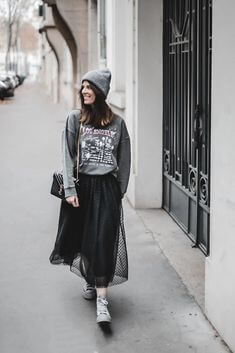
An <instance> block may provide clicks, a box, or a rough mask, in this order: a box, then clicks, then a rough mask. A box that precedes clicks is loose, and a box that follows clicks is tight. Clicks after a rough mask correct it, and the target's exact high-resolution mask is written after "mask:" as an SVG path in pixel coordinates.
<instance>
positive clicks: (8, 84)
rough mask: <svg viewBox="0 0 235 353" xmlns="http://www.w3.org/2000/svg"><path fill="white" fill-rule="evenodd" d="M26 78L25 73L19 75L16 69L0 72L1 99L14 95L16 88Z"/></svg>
mask: <svg viewBox="0 0 235 353" xmlns="http://www.w3.org/2000/svg"><path fill="white" fill-rule="evenodd" d="M24 80H25V76H24V75H18V74H16V73H15V72H14V71H8V72H4V71H3V72H0V99H4V98H5V97H13V96H14V90H15V88H16V87H18V86H19V85H22V83H23V82H24Z"/></svg>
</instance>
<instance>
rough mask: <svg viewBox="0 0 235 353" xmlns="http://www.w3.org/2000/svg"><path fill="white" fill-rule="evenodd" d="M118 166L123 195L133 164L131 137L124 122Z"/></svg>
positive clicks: (118, 176) (118, 177)
mask: <svg viewBox="0 0 235 353" xmlns="http://www.w3.org/2000/svg"><path fill="white" fill-rule="evenodd" d="M117 164H118V174H117V180H118V182H119V185H120V190H121V193H122V195H123V194H125V192H126V190H127V186H128V182H129V176H130V164H131V148H130V137H129V133H128V131H127V127H126V123H125V121H124V120H122V122H121V137H120V142H119V145H118V155H117Z"/></svg>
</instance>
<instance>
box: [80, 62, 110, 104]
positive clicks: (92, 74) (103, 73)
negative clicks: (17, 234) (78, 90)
mask: <svg viewBox="0 0 235 353" xmlns="http://www.w3.org/2000/svg"><path fill="white" fill-rule="evenodd" d="M83 81H89V82H91V83H93V84H94V85H95V86H96V87H97V88H99V90H100V91H101V92H102V93H103V94H104V96H105V98H106V97H107V95H108V93H109V89H110V81H111V71H110V70H109V69H102V70H92V71H88V72H87V73H86V74H85V75H84V76H83V77H82V82H83Z"/></svg>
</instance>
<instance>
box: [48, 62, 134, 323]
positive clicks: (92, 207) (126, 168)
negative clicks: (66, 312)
mask: <svg viewBox="0 0 235 353" xmlns="http://www.w3.org/2000/svg"><path fill="white" fill-rule="evenodd" d="M110 80H111V72H110V71H109V70H108V69H104V70H93V71H89V72H88V73H86V74H85V75H84V76H83V78H82V87H81V89H80V92H79V95H80V100H81V111H79V110H75V111H72V112H71V113H70V114H69V116H68V118H67V122H66V127H65V130H64V132H63V138H62V146H63V149H62V155H63V178H64V188H65V197H66V202H62V203H61V210H60V218H59V226H58V234H57V238H56V242H55V247H54V250H53V252H52V254H51V256H50V261H51V263H52V264H60V263H64V264H68V265H70V270H71V271H72V272H74V273H76V274H77V275H79V276H81V277H83V278H84V279H85V280H86V284H85V286H84V288H83V297H84V298H85V299H94V298H95V297H97V322H98V323H102V322H111V316H110V313H109V311H108V301H107V287H108V286H111V285H115V284H119V283H122V282H124V281H126V280H127V279H128V260H127V250H126V240H125V230H124V224H123V213H122V201H121V199H122V198H123V195H124V194H125V192H126V189H127V185H128V180H129V174H130V138H129V134H128V131H127V128H126V124H125V122H124V120H123V119H122V118H121V117H119V116H118V115H116V114H114V113H113V112H112V110H111V109H110V107H109V106H108V105H107V103H106V102H105V99H106V97H107V94H108V92H109V88H110ZM78 142H79V143H78ZM78 147H79V182H80V186H79V197H78V195H77V192H76V187H75V184H74V174H75V173H74V167H75V165H76V160H77V150H78Z"/></svg>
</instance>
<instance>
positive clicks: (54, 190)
mask: <svg viewBox="0 0 235 353" xmlns="http://www.w3.org/2000/svg"><path fill="white" fill-rule="evenodd" d="M81 125H82V124H80V129H79V133H78V150H77V166H76V168H75V171H76V178H74V185H75V188H76V192H77V195H78V197H79V186H80V185H79V178H78V173H79V141H80V133H81ZM51 194H52V195H53V196H56V197H58V198H59V199H61V200H63V201H65V191H64V180H63V174H62V172H59V171H56V172H54V174H53V179H52V185H51Z"/></svg>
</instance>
